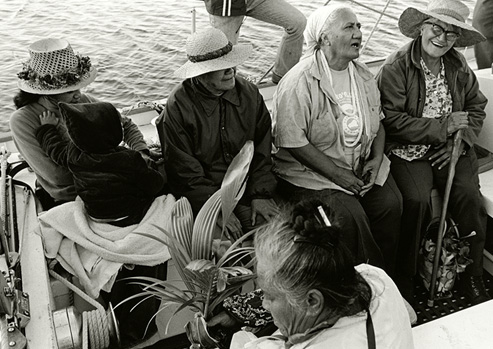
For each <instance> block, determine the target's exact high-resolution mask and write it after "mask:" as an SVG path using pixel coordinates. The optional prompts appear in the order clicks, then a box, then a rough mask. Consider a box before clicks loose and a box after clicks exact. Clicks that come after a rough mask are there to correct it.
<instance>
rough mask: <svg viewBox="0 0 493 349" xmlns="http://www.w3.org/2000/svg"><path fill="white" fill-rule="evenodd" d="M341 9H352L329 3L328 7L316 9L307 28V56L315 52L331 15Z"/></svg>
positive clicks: (309, 19)
mask: <svg viewBox="0 0 493 349" xmlns="http://www.w3.org/2000/svg"><path fill="white" fill-rule="evenodd" d="M339 8H347V9H351V8H350V7H348V6H345V5H342V4H340V3H332V2H331V3H329V4H328V5H326V6H323V7H320V8H318V9H316V10H315V11H314V12H313V13H312V14H311V15H310V17H308V20H307V23H306V28H305V33H304V35H305V42H306V45H307V47H306V52H305V55H310V54H312V53H313V51H314V50H315V46H316V45H317V43H318V40H319V39H320V36H321V35H322V31H323V29H324V26H325V22H327V19H328V18H329V16H330V14H331V13H332V12H334V10H336V9H339Z"/></svg>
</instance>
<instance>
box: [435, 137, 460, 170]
mask: <svg viewBox="0 0 493 349" xmlns="http://www.w3.org/2000/svg"><path fill="white" fill-rule="evenodd" d="M453 145H454V140H453V139H452V138H449V139H447V143H445V144H444V145H442V146H441V147H440V148H439V149H438V151H437V152H436V153H435V154H433V155H431V156H430V158H429V159H430V161H432V163H431V166H438V169H439V170H441V169H442V168H444V167H445V166H447V165H448V163H449V162H450V157H451V156H452V148H453ZM464 145H465V143H464V141H462V142H460V146H459V156H461V155H462V152H463V151H464Z"/></svg>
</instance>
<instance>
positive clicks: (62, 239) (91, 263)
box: [38, 195, 176, 298]
mask: <svg viewBox="0 0 493 349" xmlns="http://www.w3.org/2000/svg"><path fill="white" fill-rule="evenodd" d="M175 202H176V200H175V198H174V197H173V196H172V195H163V196H160V197H157V198H156V199H155V200H154V202H153V203H152V205H151V207H150V208H149V210H148V211H147V214H146V215H145V217H144V218H143V219H142V221H141V222H140V223H139V224H134V225H131V226H128V227H116V226H113V225H111V224H108V223H98V222H95V221H93V220H92V219H90V218H89V216H88V215H87V213H86V211H85V209H84V203H83V202H82V200H81V199H80V198H77V199H76V200H75V201H73V202H69V203H66V204H63V205H60V206H57V207H54V208H52V209H51V210H49V211H47V212H45V213H43V214H41V215H40V216H39V221H40V229H39V231H38V233H39V234H40V235H41V237H42V239H43V245H44V250H45V256H46V257H47V258H56V259H57V260H58V261H59V262H60V263H61V264H62V266H63V267H64V268H65V269H67V270H68V271H69V272H70V273H72V274H73V275H75V276H76V277H77V278H78V279H79V281H80V283H81V285H82V286H83V287H84V290H85V292H86V293H87V294H88V295H89V296H91V297H93V298H97V297H98V296H99V292H100V291H101V290H104V291H107V292H109V291H110V290H111V287H112V286H113V283H114V281H115V278H116V274H117V273H118V271H119V270H120V268H121V267H122V266H123V265H124V264H132V265H135V264H136V265H145V266H155V265H158V264H160V263H163V262H165V261H167V260H168V259H170V253H169V251H168V247H167V246H166V245H164V244H163V243H161V242H160V240H162V241H163V240H164V241H167V237H166V235H165V234H164V233H163V232H162V231H161V230H160V229H159V228H162V229H165V230H166V231H169V229H170V223H171V211H172V209H173V206H174V204H175ZM142 234H144V235H142ZM146 235H148V236H146ZM149 236H151V237H149Z"/></svg>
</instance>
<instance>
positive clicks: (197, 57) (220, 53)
mask: <svg viewBox="0 0 493 349" xmlns="http://www.w3.org/2000/svg"><path fill="white" fill-rule="evenodd" d="M232 49H233V44H232V43H231V41H228V44H227V45H226V46H224V47H221V48H220V49H217V50H215V51H212V52H207V53H206V54H203V55H195V56H191V55H187V58H188V60H189V61H190V62H192V63H198V62H203V61H210V60H211V59H216V58H219V57H222V56H224V55H226V54H228V53H229V52H231V50H232Z"/></svg>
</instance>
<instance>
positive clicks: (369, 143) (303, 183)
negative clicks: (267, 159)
mask: <svg viewBox="0 0 493 349" xmlns="http://www.w3.org/2000/svg"><path fill="white" fill-rule="evenodd" d="M305 40H306V42H307V45H308V47H307V52H306V54H305V56H304V57H303V58H302V60H301V61H300V62H299V63H298V64H297V65H296V66H294V67H293V68H292V69H291V70H290V71H289V72H288V73H287V74H286V75H285V77H284V78H283V80H282V81H281V82H280V84H279V87H278V90H277V94H276V96H275V97H274V115H275V121H276V126H275V130H274V135H275V145H276V147H278V149H279V150H278V152H277V153H276V154H275V157H274V171H275V172H276V174H277V175H278V176H279V178H280V181H279V192H280V193H282V194H284V195H285V196H286V198H288V199H290V200H299V199H303V198H305V197H313V196H318V197H320V199H321V200H323V201H324V202H326V203H327V204H329V205H330V206H332V207H333V208H334V212H336V214H337V217H336V219H337V220H338V221H339V222H340V226H342V227H348V229H347V231H348V232H351V231H353V232H356V233H355V234H343V236H342V239H343V240H345V243H346V244H347V245H348V247H349V248H350V249H351V250H352V251H353V253H354V254H355V256H356V259H357V261H358V262H368V263H370V264H373V265H377V266H381V267H384V268H385V269H386V271H387V272H388V273H389V274H390V275H392V274H393V271H394V268H395V259H396V247H397V242H398V233H399V228H400V219H401V212H402V197H401V195H400V192H399V190H398V189H397V187H396V185H395V182H394V180H393V179H392V177H391V176H388V173H389V162H388V159H387V158H386V157H385V155H384V154H383V146H384V140H385V139H384V138H385V133H384V130H383V128H382V126H381V124H380V120H381V118H382V117H383V114H382V113H381V107H380V94H379V92H378V88H377V84H376V81H375V80H374V78H373V76H372V75H371V73H370V72H369V71H368V69H367V68H366V66H365V65H363V64H361V63H358V62H356V61H355V59H356V58H358V57H359V50H360V47H361V40H362V34H361V31H360V23H359V22H358V19H357V18H356V15H355V14H354V12H353V11H352V10H351V9H350V8H348V7H340V6H337V5H329V6H326V7H323V8H320V9H318V10H316V11H315V12H314V13H313V14H312V15H311V16H310V17H309V18H308V23H307V29H306V31H305Z"/></svg>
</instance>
